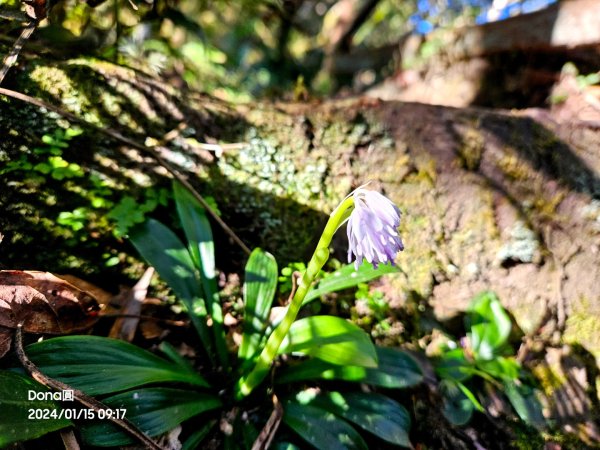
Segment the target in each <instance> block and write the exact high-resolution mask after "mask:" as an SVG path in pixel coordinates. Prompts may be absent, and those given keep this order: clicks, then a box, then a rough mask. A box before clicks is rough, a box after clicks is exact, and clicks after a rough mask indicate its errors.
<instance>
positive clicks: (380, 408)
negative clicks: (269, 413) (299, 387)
mask: <svg viewBox="0 0 600 450" xmlns="http://www.w3.org/2000/svg"><path fill="white" fill-rule="evenodd" d="M307 392H310V391H304V392H303V393H301V394H305V393H307ZM304 397H306V396H304ZM296 399H297V401H298V402H299V403H304V402H303V399H302V396H301V395H298V396H297V397H296ZM306 400H307V401H308V404H310V405H312V406H317V407H319V408H321V409H324V410H326V411H329V412H331V413H334V414H336V415H338V416H341V417H343V418H344V419H346V420H348V421H349V422H352V423H354V424H355V425H358V426H359V427H361V428H362V429H363V430H365V431H368V432H369V433H372V434H374V435H375V436H377V437H378V438H380V439H383V440H384V441H388V442H391V443H392V444H396V445H401V446H403V447H411V444H410V440H409V438H408V432H409V430H410V415H409V414H408V411H406V409H405V408H404V406H402V405H401V404H400V403H398V402H396V401H394V400H392V399H391V398H389V397H386V396H385V395H381V394H376V393H365V392H347V393H339V392H329V393H326V394H320V395H317V396H314V397H313V398H310V396H308V398H306Z"/></svg>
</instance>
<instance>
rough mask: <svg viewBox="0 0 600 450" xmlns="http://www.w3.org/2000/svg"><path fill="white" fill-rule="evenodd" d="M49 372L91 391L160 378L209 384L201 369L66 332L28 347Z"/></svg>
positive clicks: (117, 388)
mask: <svg viewBox="0 0 600 450" xmlns="http://www.w3.org/2000/svg"><path fill="white" fill-rule="evenodd" d="M27 354H28V355H29V357H30V358H31V360H32V361H33V362H34V363H35V364H36V365H37V366H38V367H39V368H40V370H42V372H44V373H45V374H46V375H48V376H50V377H52V378H56V379H58V380H60V381H63V382H64V383H67V384H68V385H70V386H73V387H75V388H77V389H81V390H82V391H84V392H86V393H87V394H89V395H98V394H108V393H113V392H119V391H123V390H125V389H130V388H132V387H137V386H141V385H144V384H149V383H157V382H182V383H188V384H192V385H195V386H203V387H208V383H207V382H206V381H205V380H204V378H202V377H201V376H200V375H199V374H198V373H196V372H194V371H193V370H191V369H189V368H184V367H182V366H180V365H176V364H173V363H171V362H169V361H165V360H164V359H162V358H159V357H158V356H155V355H153V354H152V353H150V352H148V351H146V350H142V349H141V348H139V347H136V346H135V345H131V344H129V343H127V342H123V341H119V340H116V339H110V338H103V337H99V336H63V337H57V338H53V339H47V340H44V341H42V342H38V343H35V344H31V345H29V346H28V347H27Z"/></svg>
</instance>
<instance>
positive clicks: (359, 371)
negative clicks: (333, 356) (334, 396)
mask: <svg viewBox="0 0 600 450" xmlns="http://www.w3.org/2000/svg"><path fill="white" fill-rule="evenodd" d="M375 349H376V351H377V360H378V366H377V368H375V369H372V368H367V367H359V366H338V365H334V364H330V363H327V362H325V361H321V360H319V359H309V360H307V361H304V362H302V363H300V364H298V365H296V366H290V367H287V368H286V369H284V370H282V371H281V372H280V373H279V374H278V376H277V377H276V378H275V382H276V383H290V382H293V381H307V380H314V379H324V380H343V381H353V382H358V383H367V384H372V385H373V386H381V387H387V388H407V387H412V386H416V385H417V384H419V383H421V382H422V381H423V373H422V371H421V369H420V368H419V366H418V365H417V363H416V362H415V360H414V359H413V358H412V357H411V356H409V355H408V354H407V353H406V352H403V351H402V350H397V349H394V348H383V347H375Z"/></svg>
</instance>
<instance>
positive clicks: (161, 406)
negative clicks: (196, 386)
mask: <svg viewBox="0 0 600 450" xmlns="http://www.w3.org/2000/svg"><path fill="white" fill-rule="evenodd" d="M103 403H105V404H106V405H107V406H109V407H110V408H111V409H112V410H113V411H114V410H124V411H125V417H126V418H127V419H129V420H130V421H131V422H133V423H134V424H135V425H137V427H138V428H139V429H140V430H141V431H143V432H144V433H146V434H147V435H148V436H157V435H159V434H162V433H165V432H167V431H170V430H172V429H173V428H175V427H176V426H177V425H179V424H180V423H181V422H183V421H185V420H187V419H189V418H191V417H194V416H196V415H198V414H201V413H203V412H206V411H210V410H213V409H216V408H219V407H220V406H221V401H220V400H219V399H218V398H217V397H215V396H212V395H208V394H201V393H198V392H194V391H188V390H182V389H168V388H148V389H137V390H134V391H128V392H124V393H121V394H118V395H115V396H112V397H108V398H106V399H104V400H103ZM81 436H82V438H83V440H84V442H85V443H86V444H88V445H96V446H99V447H112V446H117V445H127V444H131V443H133V442H134V440H133V438H131V437H130V436H129V435H128V434H126V433H125V432H124V431H123V430H121V429H120V428H118V427H116V426H115V425H114V424H112V423H111V422H108V421H106V420H104V421H94V422H87V421H86V422H83V423H82V426H81Z"/></svg>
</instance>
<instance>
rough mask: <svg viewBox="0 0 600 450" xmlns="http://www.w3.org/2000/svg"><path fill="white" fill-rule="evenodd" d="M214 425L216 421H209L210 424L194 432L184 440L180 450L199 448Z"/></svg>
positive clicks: (195, 449)
mask: <svg viewBox="0 0 600 450" xmlns="http://www.w3.org/2000/svg"><path fill="white" fill-rule="evenodd" d="M216 423H217V421H216V420H211V421H210V422H208V423H205V424H204V425H202V426H201V427H200V429H199V430H196V431H194V432H193V433H192V434H191V435H190V437H188V438H187V439H186V440H185V442H184V443H183V445H182V446H181V450H197V449H199V448H201V447H200V444H201V443H202V441H203V440H204V439H205V438H206V436H208V433H209V432H210V430H211V429H212V427H214V426H215V424H216Z"/></svg>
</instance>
